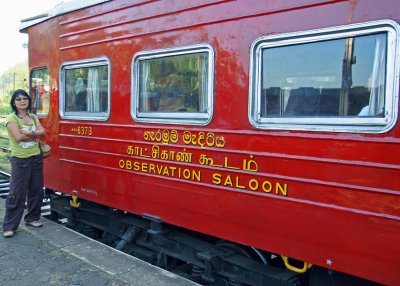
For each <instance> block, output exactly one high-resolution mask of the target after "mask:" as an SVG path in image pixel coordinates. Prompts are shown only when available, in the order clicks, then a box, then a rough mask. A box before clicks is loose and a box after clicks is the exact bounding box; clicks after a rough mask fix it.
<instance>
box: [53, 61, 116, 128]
mask: <svg viewBox="0 0 400 286" xmlns="http://www.w3.org/2000/svg"><path fill="white" fill-rule="evenodd" d="M104 65H106V66H107V69H108V77H107V81H108V88H107V93H108V98H107V110H106V111H105V112H88V111H66V110H65V109H66V108H65V100H66V98H65V96H66V94H65V88H66V85H65V84H66V83H65V71H66V70H71V69H77V68H89V67H98V66H104ZM110 111H111V63H110V60H109V59H108V58H107V57H100V58H93V59H85V60H78V61H70V62H64V63H63V64H61V66H60V102H59V112H60V116H61V118H62V119H75V120H97V121H106V120H108V118H109V117H110Z"/></svg>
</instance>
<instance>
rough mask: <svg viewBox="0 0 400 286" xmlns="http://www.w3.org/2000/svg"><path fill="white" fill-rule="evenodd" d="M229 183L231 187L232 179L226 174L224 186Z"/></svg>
mask: <svg viewBox="0 0 400 286" xmlns="http://www.w3.org/2000/svg"><path fill="white" fill-rule="evenodd" d="M226 185H229V186H230V187H233V183H232V179H231V176H229V175H228V176H226V179H225V182H224V186H226Z"/></svg>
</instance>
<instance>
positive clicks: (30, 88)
mask: <svg viewBox="0 0 400 286" xmlns="http://www.w3.org/2000/svg"><path fill="white" fill-rule="evenodd" d="M44 69H46V70H47V72H48V74H49V88H50V70H49V68H48V67H47V66H43V67H35V68H32V69H31V70H30V72H29V95H30V96H31V97H32V95H31V92H32V74H33V73H34V72H35V71H37V70H44ZM50 103H51V92H50V90H49V111H48V112H47V113H46V114H44V113H40V114H39V113H37V112H36V113H35V115H36V116H37V117H38V118H46V117H48V116H49V114H50ZM32 105H33V102H32ZM32 108H33V107H32Z"/></svg>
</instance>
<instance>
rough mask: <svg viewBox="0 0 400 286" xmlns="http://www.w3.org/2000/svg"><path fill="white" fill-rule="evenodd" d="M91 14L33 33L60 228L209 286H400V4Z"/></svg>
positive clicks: (302, 1) (50, 22)
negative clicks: (65, 222)
mask: <svg viewBox="0 0 400 286" xmlns="http://www.w3.org/2000/svg"><path fill="white" fill-rule="evenodd" d="M84 2H85V4H78V3H77V2H71V3H67V4H64V5H60V6H58V7H56V8H55V9H54V10H52V11H51V12H50V13H49V14H48V15H47V16H40V17H37V18H31V19H29V20H26V21H22V27H21V30H22V31H23V32H27V33H28V34H29V64H30V68H31V94H32V96H33V97H34V103H35V105H34V110H35V111H36V113H37V114H38V115H39V116H40V117H41V120H42V122H43V125H44V126H45V127H46V128H47V130H48V135H47V141H48V142H49V143H50V145H52V148H53V154H52V155H51V156H50V157H49V158H47V159H46V162H45V185H46V188H47V190H48V192H49V193H51V192H52V191H53V192H54V193H52V195H51V196H52V208H53V214H54V215H55V214H59V215H62V216H65V217H67V218H68V220H69V224H70V225H71V226H72V227H76V228H78V229H80V230H82V231H84V232H86V233H88V234H90V235H92V236H97V237H99V238H100V239H101V240H103V241H105V242H107V243H109V244H111V245H115V246H117V248H119V249H124V251H126V252H129V253H132V254H134V255H136V256H139V257H142V258H143V259H145V260H147V261H149V262H151V263H154V264H157V265H160V266H162V267H166V268H168V269H170V270H172V271H175V272H178V273H183V274H184V275H186V276H187V277H189V278H191V279H194V280H195V281H198V282H200V283H202V284H215V285H267V284H268V285H299V284H301V285H327V283H328V282H332V281H333V282H334V283H337V284H340V285H356V284H357V283H361V281H362V282H363V283H366V284H368V283H373V282H376V283H381V284H386V285H398V284H399V283H400V273H399V271H398V267H399V262H400V260H399V257H400V247H399V244H398V243H399V241H400V197H399V195H400V171H399V170H400V167H399V162H400V156H399V155H400V154H399V153H400V144H399V142H400V129H399V124H398V108H399V100H398V98H399V50H398V49H399V31H400V30H399V23H398V22H399V21H400V14H399V11H400V2H399V1H397V0H384V1H374V0H363V1H356V0H297V1H246V0H237V1H231V0H220V1H217V0H203V1H199V0H186V1H178V0H170V1H159V0H158V1H155V0H148V1H141V0H114V1H84ZM82 5H84V6H82ZM350 281H351V282H350ZM369 281H370V282H369ZM371 281H373V282H371ZM357 285H358V284H357Z"/></svg>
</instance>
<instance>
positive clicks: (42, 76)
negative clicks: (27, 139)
mask: <svg viewBox="0 0 400 286" xmlns="http://www.w3.org/2000/svg"><path fill="white" fill-rule="evenodd" d="M30 83H31V84H30V95H31V97H32V112H33V113H35V114H37V115H38V116H46V115H47V114H49V108H50V75H49V70H48V69H47V68H41V69H35V70H32V72H31V79H30Z"/></svg>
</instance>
